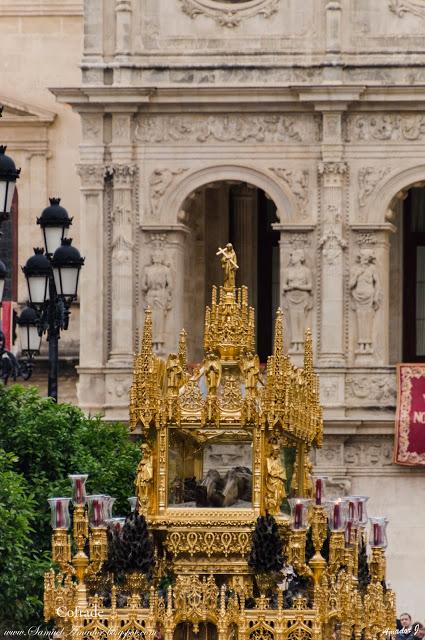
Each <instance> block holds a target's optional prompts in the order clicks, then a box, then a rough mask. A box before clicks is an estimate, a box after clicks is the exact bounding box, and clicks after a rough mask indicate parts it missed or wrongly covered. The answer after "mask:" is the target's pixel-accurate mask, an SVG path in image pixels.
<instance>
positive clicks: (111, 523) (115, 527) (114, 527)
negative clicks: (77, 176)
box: [105, 518, 125, 533]
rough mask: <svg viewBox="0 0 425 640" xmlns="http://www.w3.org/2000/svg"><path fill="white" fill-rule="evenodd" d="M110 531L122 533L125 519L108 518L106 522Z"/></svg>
mask: <svg viewBox="0 0 425 640" xmlns="http://www.w3.org/2000/svg"><path fill="white" fill-rule="evenodd" d="M105 522H106V525H107V526H108V529H110V530H111V531H115V532H116V533H121V531H122V528H123V526H124V524H125V518H108V520H105Z"/></svg>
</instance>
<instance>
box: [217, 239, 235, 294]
mask: <svg viewBox="0 0 425 640" xmlns="http://www.w3.org/2000/svg"><path fill="white" fill-rule="evenodd" d="M217 255H218V256H219V255H221V256H222V258H221V264H222V266H223V270H224V288H225V289H234V288H235V286H236V271H237V270H238V269H239V266H238V263H237V259H236V253H235V250H234V248H233V245H232V244H231V243H230V242H229V243H228V244H226V246H225V247H224V249H221V248H219V250H218V251H217Z"/></svg>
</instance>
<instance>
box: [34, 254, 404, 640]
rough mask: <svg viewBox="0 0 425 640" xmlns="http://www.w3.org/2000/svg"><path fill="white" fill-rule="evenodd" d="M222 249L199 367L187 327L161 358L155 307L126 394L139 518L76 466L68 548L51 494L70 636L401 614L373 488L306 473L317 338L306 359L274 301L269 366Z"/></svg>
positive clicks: (379, 627)
mask: <svg viewBox="0 0 425 640" xmlns="http://www.w3.org/2000/svg"><path fill="white" fill-rule="evenodd" d="M219 254H220V255H221V261H222V265H223V269H224V285H223V286H221V287H220V288H219V289H218V290H217V288H216V287H213V291H212V301H211V306H210V307H207V309H206V313H205V335H204V349H205V356H204V359H203V362H202V364H201V365H200V366H198V367H193V368H189V367H188V364H187V354H186V334H185V332H184V331H182V332H181V337H180V342H179V349H178V353H176V354H171V355H169V357H168V359H167V361H166V362H165V361H163V360H161V359H159V358H158V357H157V356H156V355H155V354H154V352H153V349H152V318H151V312H150V311H149V310H147V312H146V318H145V325H144V333H143V339H142V345H141V350H140V353H139V354H138V355H137V356H136V357H135V364H134V381H133V385H132V387H131V390H130V430H131V431H132V433H133V434H140V435H139V437H140V438H141V452H142V458H141V460H140V464H139V466H138V469H137V473H136V480H135V490H136V497H134V498H132V499H130V503H131V504H132V506H133V508H134V510H133V511H132V513H131V515H130V516H127V518H125V519H124V518H113V517H112V513H111V509H112V502H113V499H111V498H110V497H109V496H99V495H97V496H96V495H95V496H87V497H86V495H85V481H86V479H87V476H84V475H76V476H72V477H71V479H72V482H73V485H74V495H73V518H72V519H73V523H72V530H73V541H72V543H71V539H70V535H69V533H68V529H69V527H70V526H71V523H70V517H69V512H68V506H69V502H70V499H69V498H68V499H65V498H55V499H51V500H50V502H51V507H52V526H53V536H52V550H53V560H54V561H55V562H56V564H57V567H58V568H57V570H56V571H54V570H53V569H52V570H51V571H49V572H48V573H47V574H46V576H45V617H46V621H49V620H52V621H54V623H55V625H56V627H57V628H58V629H62V630H63V631H62V637H65V638H66V637H70V638H71V637H78V638H80V637H81V638H92V637H95V638H102V639H103V638H105V639H106V638H110V637H116V638H130V639H135V638H138V639H142V640H148V639H152V640H155V639H156V640H192V639H195V638H196V639H199V640H236V639H238V640H310V639H311V640H319V639H320V640H322V639H323V640H327V639H330V638H341V639H342V640H352V639H355V640H363V639H364V640H372V639H378V638H383V637H384V635H385V629H388V628H394V624H395V598H394V594H393V592H392V591H391V590H390V589H389V588H387V586H386V583H385V546H386V534H385V528H386V524H387V521H386V519H385V518H369V519H368V517H367V514H366V501H367V498H366V497H364V496H348V497H342V498H341V499H338V500H336V501H330V502H329V501H326V500H325V493H324V488H325V478H321V477H313V476H311V469H312V465H311V463H310V460H309V452H310V450H311V448H312V447H320V446H321V444H322V436H323V419H322V409H321V406H320V403H319V392H318V380H317V376H316V374H315V372H314V369H313V353H312V337H311V333H310V331H307V332H306V336H305V355H304V367H303V368H297V367H295V366H294V365H293V364H292V363H291V361H290V359H289V357H288V356H287V355H285V353H284V350H283V331H282V315H281V312H280V310H279V311H278V313H277V318H276V328H275V336H274V351H273V355H271V356H270V357H269V358H268V362H267V368H266V370H265V371H263V370H262V367H261V366H260V362H259V358H258V356H256V355H255V353H254V344H255V321H254V310H253V309H252V308H250V307H249V306H248V291H247V288H246V287H242V288H236V286H235V274H236V270H237V268H238V266H237V261H236V255H235V252H234V250H233V247H232V245H227V246H226V247H225V249H223V250H219ZM369 520H370V525H371V527H370V534H369V533H368V537H369V539H368V540H367V534H366V530H365V529H366V525H367V524H368V521H369ZM367 550H369V554H368V555H367Z"/></svg>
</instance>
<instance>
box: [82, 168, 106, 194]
mask: <svg viewBox="0 0 425 640" xmlns="http://www.w3.org/2000/svg"><path fill="white" fill-rule="evenodd" d="M77 173H78V175H79V176H80V178H81V186H82V188H83V189H103V186H104V181H105V178H108V177H110V176H111V170H110V168H108V167H105V166H104V165H103V164H79V165H77Z"/></svg>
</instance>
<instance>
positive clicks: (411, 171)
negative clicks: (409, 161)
mask: <svg viewBox="0 0 425 640" xmlns="http://www.w3.org/2000/svg"><path fill="white" fill-rule="evenodd" d="M424 181H425V164H420V165H416V166H414V167H408V168H406V169H403V171H399V172H397V173H393V174H392V175H390V176H389V177H388V179H387V180H386V181H385V182H384V183H383V184H382V185H381V187H379V189H377V190H376V193H375V194H374V196H373V198H371V200H370V204H369V206H368V217H367V220H366V222H367V223H371V224H383V223H385V222H388V221H391V213H389V210H390V206H391V202H392V200H393V199H394V197H395V196H396V195H397V194H398V193H399V192H400V191H402V190H405V189H408V188H409V187H412V186H414V185H415V183H418V182H424Z"/></svg>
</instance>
